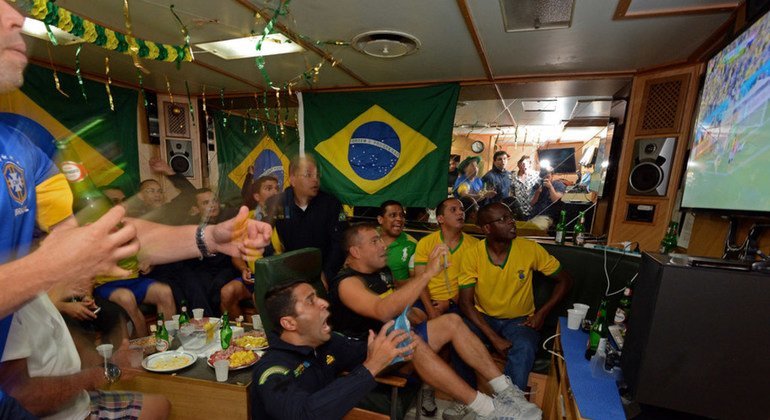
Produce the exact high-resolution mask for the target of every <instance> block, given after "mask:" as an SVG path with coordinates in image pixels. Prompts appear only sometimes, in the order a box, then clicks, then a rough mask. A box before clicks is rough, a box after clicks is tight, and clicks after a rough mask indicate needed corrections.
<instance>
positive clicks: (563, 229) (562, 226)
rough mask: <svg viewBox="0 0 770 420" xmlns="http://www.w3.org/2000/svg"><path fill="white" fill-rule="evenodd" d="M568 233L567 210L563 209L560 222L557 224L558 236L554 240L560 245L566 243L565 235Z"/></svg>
mask: <svg viewBox="0 0 770 420" xmlns="http://www.w3.org/2000/svg"><path fill="white" fill-rule="evenodd" d="M566 233H567V212H566V211H565V210H562V211H561V213H560V216H559V223H558V224H556V237H555V238H554V241H555V242H556V243H557V244H559V245H564V237H565V235H566Z"/></svg>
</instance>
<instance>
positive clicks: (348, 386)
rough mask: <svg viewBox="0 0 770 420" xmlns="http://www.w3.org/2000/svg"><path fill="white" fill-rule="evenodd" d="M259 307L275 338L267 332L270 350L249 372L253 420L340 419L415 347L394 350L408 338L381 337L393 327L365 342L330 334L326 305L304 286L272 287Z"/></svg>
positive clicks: (399, 333) (397, 334) (398, 335)
mask: <svg viewBox="0 0 770 420" xmlns="http://www.w3.org/2000/svg"><path fill="white" fill-rule="evenodd" d="M264 306H265V308H264V312H265V314H266V316H267V317H269V318H270V319H272V320H274V322H275V332H276V333H277V334H278V336H273V335H272V333H270V334H271V336H270V338H269V340H270V349H268V350H267V352H266V353H265V354H264V356H263V357H262V358H261V359H260V360H259V362H257V365H256V366H255V367H254V373H253V380H252V384H253V386H252V387H251V395H250V398H251V402H252V403H251V418H252V419H254V420H257V419H259V420H262V419H266V418H270V419H302V420H304V419H310V418H319V419H331V418H341V417H342V416H344V415H345V414H346V413H347V412H348V411H350V410H351V409H353V407H355V405H356V404H358V402H359V401H360V400H361V399H362V398H364V397H365V396H366V394H368V393H369V392H370V391H372V390H373V389H374V387H375V386H376V383H375V382H374V376H376V375H377V374H378V373H380V372H381V371H382V370H383V369H385V368H386V367H387V366H388V365H390V362H391V361H392V360H393V359H394V358H395V357H397V356H401V357H403V358H405V359H410V358H411V352H412V351H413V350H414V344H409V345H407V346H404V347H401V348H398V347H397V346H398V345H399V344H401V342H403V341H404V340H406V339H408V338H409V336H408V334H406V333H404V332H403V331H401V330H393V331H392V332H391V333H389V334H387V333H386V331H387V329H388V327H390V326H391V325H392V324H393V322H389V323H387V324H385V325H384V326H383V327H382V328H380V329H379V333H378V334H375V333H374V331H369V332H368V337H367V339H366V340H354V339H350V338H348V337H344V336H342V335H341V334H337V333H334V334H332V331H331V327H330V326H329V324H328V323H327V320H328V318H329V311H328V308H329V302H327V301H325V300H324V299H321V298H320V297H318V296H316V293H315V290H314V289H313V287H312V286H311V285H310V284H308V283H305V282H304V281H297V282H293V283H290V284H284V285H280V286H276V287H274V288H273V289H271V290H270V291H268V293H267V295H266V296H265V305H264ZM343 372H348V374H347V375H345V376H340V374H342V373H343Z"/></svg>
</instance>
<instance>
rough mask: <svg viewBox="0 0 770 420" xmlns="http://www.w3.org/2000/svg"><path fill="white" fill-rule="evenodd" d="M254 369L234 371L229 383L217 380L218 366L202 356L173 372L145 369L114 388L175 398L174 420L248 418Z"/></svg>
mask: <svg viewBox="0 0 770 420" xmlns="http://www.w3.org/2000/svg"><path fill="white" fill-rule="evenodd" d="M252 369H253V367H249V368H246V369H242V370H238V371H231V372H230V375H229V377H228V378H227V382H217V381H216V376H215V374H214V369H213V368H211V367H209V365H208V364H207V363H206V360H205V359H198V360H197V361H196V362H195V363H193V364H192V365H191V366H189V367H187V368H184V369H182V370H181V371H178V372H175V373H170V374H169V373H153V372H147V371H144V370H142V371H141V372H140V373H139V374H138V375H136V377H134V378H132V379H131V380H121V381H120V382H118V383H116V384H114V385H112V386H111V387H110V390H124V391H136V392H142V393H148V394H161V395H164V396H165V397H166V398H168V400H169V401H171V416H170V417H169V418H171V419H194V418H198V419H248V418H250V407H251V404H250V403H249V388H250V386H251V371H252Z"/></svg>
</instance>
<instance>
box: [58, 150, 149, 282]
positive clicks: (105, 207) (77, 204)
mask: <svg viewBox="0 0 770 420" xmlns="http://www.w3.org/2000/svg"><path fill="white" fill-rule="evenodd" d="M70 143H71V141H70V139H65V140H59V141H57V142H56V148H57V149H58V150H59V159H58V160H59V168H60V169H61V171H62V173H63V174H64V177H65V178H67V182H69V185H70V189H71V190H72V195H73V202H72V211H73V212H74V213H75V219H76V220H77V222H78V224H79V225H81V226H83V225H87V224H89V223H93V222H95V221H97V220H99V218H100V217H102V215H104V213H107V212H108V211H109V210H110V209H111V208H112V201H110V199H109V198H107V196H106V195H104V193H103V192H101V191H100V190H99V189H98V188H96V185H94V183H93V181H92V180H91V178H90V177H89V176H88V171H87V170H86V168H85V166H84V165H83V162H82V161H81V160H80V157H79V156H78V154H77V152H76V151H75V149H74V148H73V147H72V144H70ZM118 265H119V266H120V267H121V268H124V269H126V270H129V271H131V272H137V271H138V267H139V263H138V262H137V260H136V256H131V257H128V258H124V259H122V260H120V261H119V262H118Z"/></svg>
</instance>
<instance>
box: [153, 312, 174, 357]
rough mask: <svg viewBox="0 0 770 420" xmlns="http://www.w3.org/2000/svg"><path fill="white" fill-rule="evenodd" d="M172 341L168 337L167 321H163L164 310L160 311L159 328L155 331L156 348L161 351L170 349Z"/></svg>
mask: <svg viewBox="0 0 770 420" xmlns="http://www.w3.org/2000/svg"><path fill="white" fill-rule="evenodd" d="M170 345H171V342H170V340H169V338H168V330H167V329H166V323H165V322H164V321H163V312H158V329H157V330H156V332H155V350H157V351H159V352H161V351H166V350H168V349H169V347H170Z"/></svg>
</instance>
